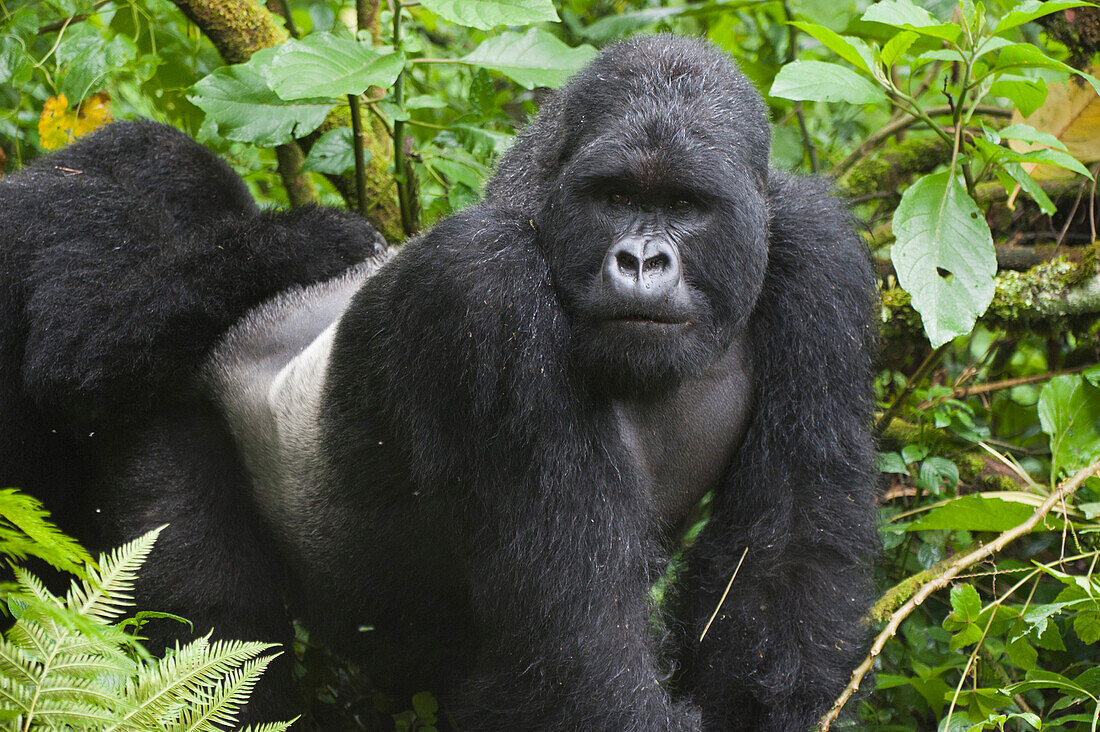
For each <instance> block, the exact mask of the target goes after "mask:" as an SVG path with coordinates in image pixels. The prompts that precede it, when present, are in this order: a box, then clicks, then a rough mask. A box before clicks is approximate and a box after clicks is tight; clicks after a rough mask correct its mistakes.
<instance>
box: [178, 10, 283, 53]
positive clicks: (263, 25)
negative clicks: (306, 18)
mask: <svg viewBox="0 0 1100 732" xmlns="http://www.w3.org/2000/svg"><path fill="white" fill-rule="evenodd" d="M173 2H175V4H176V6H177V7H179V9H180V10H182V11H183V14H184V15H186V16H187V17H188V18H189V19H190V20H191V22H193V23H194V24H195V25H197V26H198V27H199V28H200V29H201V30H202V32H203V33H205V34H206V35H207V37H208V38H210V40H211V41H212V42H213V43H214V47H215V48H217V49H218V52H219V53H220V54H221V55H222V58H224V59H225V61H226V63H230V64H239V63H244V62H245V61H247V60H248V59H249V58H250V57H251V56H252V54H253V53H255V52H256V51H258V50H260V49H261V48H267V47H268V46H274V45H276V44H278V43H282V42H283V41H285V40H286V38H287V34H286V30H285V29H284V28H283V27H282V26H281V25H279V24H277V23H276V22H275V20H274V19H273V18H272V15H271V13H269V12H268V11H267V9H266V8H265V7H264V6H262V5H260V4H258V3H254V2H250V1H249V0H173Z"/></svg>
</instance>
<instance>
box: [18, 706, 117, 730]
mask: <svg viewBox="0 0 1100 732" xmlns="http://www.w3.org/2000/svg"><path fill="white" fill-rule="evenodd" d="M113 720H114V714H113V713H112V712H111V711H110V710H107V709H102V708H100V707H96V706H92V705H90V704H83V703H81V702H78V701H72V700H65V699H54V700H52V701H51V702H50V704H49V705H44V706H42V707H41V708H39V709H36V710H35V712H34V716H33V718H32V719H31V722H32V724H31V725H30V729H33V730H37V729H42V728H43V727H46V728H49V727H61V728H64V727H65V725H69V726H70V727H74V728H76V729H81V730H86V729H102V728H103V727H104V726H105V725H107V724H110V723H111V722H112V721H113Z"/></svg>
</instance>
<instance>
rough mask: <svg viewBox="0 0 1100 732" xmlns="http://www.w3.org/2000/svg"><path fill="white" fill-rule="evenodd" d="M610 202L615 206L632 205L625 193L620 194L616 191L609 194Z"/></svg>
mask: <svg viewBox="0 0 1100 732" xmlns="http://www.w3.org/2000/svg"><path fill="white" fill-rule="evenodd" d="M610 200H611V202H612V203H613V204H615V205H616V206H629V205H630V204H631V203H632V202H631V200H630V196H628V195H626V194H625V193H620V192H618V191H616V192H615V193H612V194H611V198H610Z"/></svg>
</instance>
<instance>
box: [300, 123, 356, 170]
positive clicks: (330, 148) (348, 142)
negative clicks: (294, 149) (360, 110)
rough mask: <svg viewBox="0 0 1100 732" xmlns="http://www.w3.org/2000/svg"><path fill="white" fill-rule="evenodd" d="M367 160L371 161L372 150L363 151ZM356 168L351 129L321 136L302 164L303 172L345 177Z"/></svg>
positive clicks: (337, 130) (338, 130)
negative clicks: (308, 171)
mask: <svg viewBox="0 0 1100 732" xmlns="http://www.w3.org/2000/svg"><path fill="white" fill-rule="evenodd" d="M363 156H364V159H365V160H370V157H371V153H370V150H363ZM354 167H355V138H354V136H353V134H352V130H351V128H350V127H340V128H339V129H335V130H329V131H328V132H326V133H325V134H323V135H321V138H320V139H319V140H317V142H315V143H313V147H311V148H310V149H309V155H308V156H306V159H305V162H304V163H302V170H315V171H317V172H318V173H329V174H330V175H343V174H344V173H346V172H347V171H349V170H351V169H352V168H354Z"/></svg>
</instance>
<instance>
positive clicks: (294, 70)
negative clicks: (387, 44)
mask: <svg viewBox="0 0 1100 732" xmlns="http://www.w3.org/2000/svg"><path fill="white" fill-rule="evenodd" d="M404 67H405V56H404V54H401V53H392V52H390V53H379V52H378V50H376V49H375V48H374V47H372V46H370V45H367V44H365V43H359V42H358V41H352V40H349V39H347V38H338V37H337V36H334V35H333V34H331V33H314V34H313V35H310V36H306V37H305V38H303V39H302V40H300V41H297V40H294V39H293V38H292V39H290V40H289V41H287V42H286V43H284V44H282V45H280V46H278V47H276V49H275V55H274V56H273V57H272V59H271V62H270V64H268V65H267V66H266V67H265V68H264V69H263V73H264V75H265V77H266V78H267V83H268V86H269V87H270V88H271V89H272V90H273V91H274V92H275V93H276V94H278V95H279V97H280V98H281V99H285V100H287V101H293V100H297V99H313V98H316V97H342V96H346V95H348V94H362V93H363V92H364V91H366V90H367V88H368V87H372V86H380V87H383V88H387V87H390V86H392V85H393V82H394V81H396V80H397V75H398V74H400V73H401V70H402V69H403V68H404Z"/></svg>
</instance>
